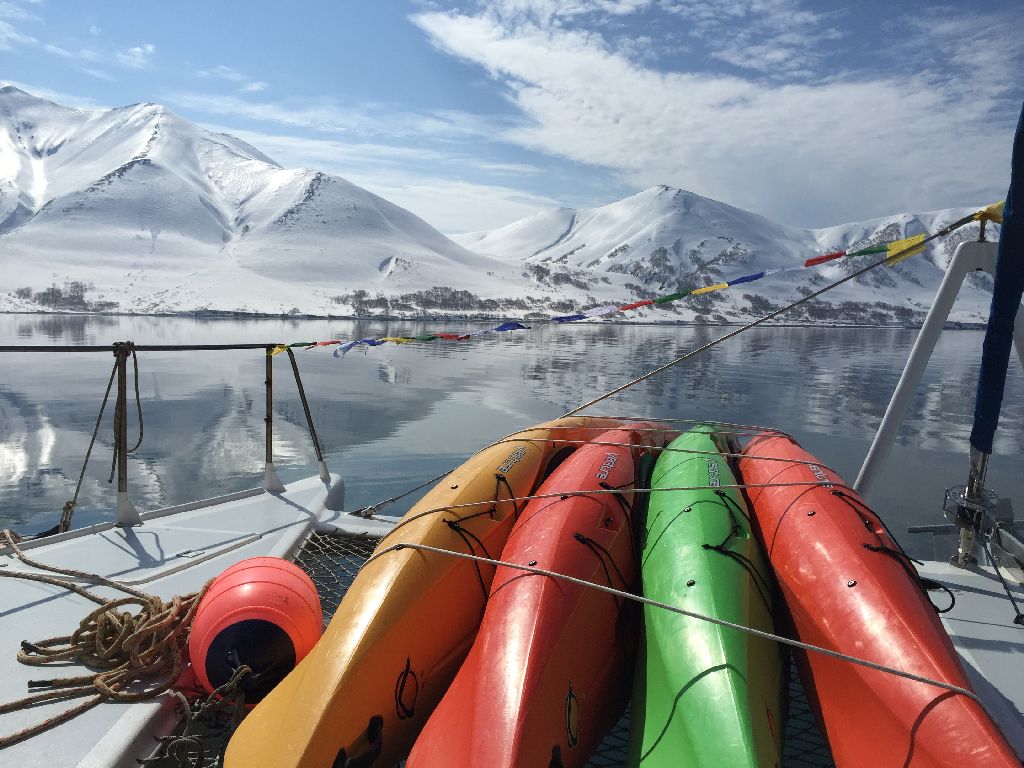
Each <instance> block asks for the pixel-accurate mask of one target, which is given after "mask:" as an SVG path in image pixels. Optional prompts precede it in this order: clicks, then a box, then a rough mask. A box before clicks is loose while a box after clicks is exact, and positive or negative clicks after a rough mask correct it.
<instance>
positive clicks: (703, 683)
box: [629, 425, 783, 768]
mask: <svg viewBox="0 0 1024 768" xmlns="http://www.w3.org/2000/svg"><path fill="white" fill-rule="evenodd" d="M724 447H725V440H724V438H723V436H721V435H718V434H716V433H715V432H714V428H713V427H710V426H706V425H701V426H698V427H694V428H693V429H691V430H690V431H688V432H686V433H684V434H683V435H682V436H681V437H679V438H678V439H677V440H675V441H674V442H673V443H672V444H671V445H669V447H668V448H667V449H666V450H665V451H664V452H663V453H662V454H661V457H660V458H659V459H658V462H657V464H656V465H655V467H654V473H653V475H652V477H651V488H652V489H654V490H653V492H652V493H651V494H650V502H649V504H648V510H647V517H646V521H645V524H644V526H643V527H642V530H643V535H642V540H641V550H642V558H641V576H642V580H643V594H644V596H645V597H649V598H651V599H653V600H658V601H661V602H664V603H668V604H670V605H676V606H679V607H681V608H685V609H687V610H690V611H694V612H696V613H701V614H704V615H706V616H712V617H715V618H718V619H724V620H726V621H731V622H735V623H737V624H744V625H746V626H751V627H756V628H758V629H762V630H766V631H769V632H770V631H772V630H773V626H772V618H771V615H772V612H771V600H772V582H771V576H770V575H769V574H770V572H769V570H768V568H767V566H766V564H765V561H764V558H763V557H762V555H761V551H760V548H759V546H758V544H757V541H756V540H755V539H754V537H753V535H752V533H751V530H750V522H749V512H748V511H747V507H746V503H745V502H744V500H743V496H742V494H741V493H740V492H739V491H737V490H736V489H734V488H722V487H720V486H728V485H735V483H736V480H735V478H734V476H733V473H732V470H731V469H730V468H729V464H728V462H727V461H726V459H725V458H724V457H722V456H720V455H719V450H720V449H724ZM688 451H705V452H707V453H688ZM687 486H711V487H709V488H705V489H701V490H695V491H670V490H666V491H661V492H658V491H657V490H656V489H658V488H678V487H687ZM782 659H783V656H782V651H781V650H780V648H779V646H778V644H776V643H774V642H772V641H770V640H763V639H760V638H756V637H754V636H753V635H750V634H748V633H746V632H741V631H740V630H736V629H730V628H727V627H722V626H719V625H717V624H711V623H710V622H705V621H701V620H699V619H691V618H688V617H685V616H680V615H679V614H675V613H670V612H668V611H666V610H664V609H661V608H654V607H651V606H644V639H643V642H642V643H641V645H640V655H639V658H638V663H637V671H636V680H635V683H634V687H633V704H632V726H631V732H630V743H629V765H631V766H643V768H655V766H672V767H673V768H681V767H683V766H708V767H709V768H710V766H730V768H739V767H740V766H767V767H768V768H771V767H772V766H778V765H779V763H780V754H781V743H782V725H783V723H782V706H781V700H782Z"/></svg>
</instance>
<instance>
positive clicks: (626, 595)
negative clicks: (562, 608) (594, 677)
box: [364, 489, 997, 723]
mask: <svg viewBox="0 0 1024 768" xmlns="http://www.w3.org/2000/svg"><path fill="white" fill-rule="evenodd" d="M637 490H639V489H637ZM552 495H557V494H552ZM563 495H573V494H563ZM402 549H414V550H418V551H423V552H432V553H434V554H438V555H447V556H449V557H461V558H463V559H464V560H473V561H476V562H478V563H487V564H488V565H491V566H494V567H495V568H497V567H498V566H503V567H505V568H512V569H515V570H519V571H524V572H526V573H532V574H534V575H537V576H550V577H551V578H555V579H562V580H564V581H567V582H569V583H571V584H576V585H578V586H581V587H589V588H590V589H596V590H598V591H599V592H606V593H608V594H609V595H612V596H614V597H619V598H622V599H624V600H633V601H634V602H637V603H640V604H642V605H649V606H651V607H653V608H661V609H663V610H666V611H669V612H671V613H677V614H679V615H681V616H686V617H688V618H691V619H698V620H700V621H706V622H708V623H710V624H717V625H719V626H722V627H729V628H731V629H738V630H739V631H741V632H746V633H747V634H750V635H754V636H755V637H760V638H763V639H765V640H773V641H775V642H777V643H780V644H782V645H788V646H790V647H791V648H798V649H800V650H803V651H811V652H813V653H820V654H822V655H824V656H830V657H832V658H834V659H839V660H841V661H847V662H850V663H851V664H857V665H859V666H862V667H867V668H868V669H874V670H876V671H878V672H886V673H888V674H890V675H894V676H896V677H902V678H905V679H907V680H913V681H914V682H918V683H924V684H925V685H931V686H934V687H936V688H942V689H944V690H947V691H949V692H950V693H958V694H960V695H962V696H966V697H967V698H969V699H970V700H971V701H973V702H974V703H975V704H977V705H978V707H979V708H980V709H981V711H982V712H984V713H985V714H986V715H988V717H989V719H990V720H991V721H992V722H993V723H995V722H997V721H996V718H995V717H994V715H993V714H992V712H991V711H990V710H989V708H988V707H987V706H986V705H985V702H983V701H982V700H981V699H980V698H979V697H978V695H977V694H975V693H974V692H973V691H971V690H968V689H967V688H961V687H960V686H958V685H953V684H952V683H945V682H942V681H941V680H933V679H932V678H929V677H924V676H922V675H915V674H914V673H913V672H905V671H904V670H901V669H896V668H894V667H888V666H886V665H884V664H878V663H877V662H874V661H869V660H868V659H862V658H859V657H857V656H850V655H848V654H845V653H840V652H839V651H833V650H831V649H829V648H823V647H821V646H818V645H812V644H811V643H804V642H802V641H800V640H793V639H792V638H789V637H783V636H782V635H776V634H774V633H772V632H765V631H764V630H760V629H755V628H754V627H748V626H746V625H744V624H737V623H735V622H732V621H726V620H724V619H716V618H715V617H713V616H706V615H704V614H702V613H696V612H695V611H688V610H686V609H685V608H679V607H678V606H675V605H670V604H669V603H663V602H660V601H658V600H651V599H650V598H647V597H643V596H642V595H636V594H633V593H632V592H625V591H623V590H621V589H615V588H614V587H606V586H604V585H603V584H595V583H594V582H592V581H587V580H585V579H578V578H576V577H575V576H567V575H566V574H564V573H558V572H556V571H549V570H547V569H546V568H538V567H536V566H531V565H520V564H518V563H510V562H507V561H505V560H496V559H494V558H488V557H480V556H479V555H473V554H467V553H465V552H457V551H455V550H452V549H444V548H442V547H432V546H430V545H428V544H413V543H404V544H392V545H391V546H389V547H385V548H384V549H382V550H380V551H379V552H375V553H374V554H373V555H372V556H371V557H370V558H369V559H368V560H367V561H366V564H369V563H371V562H372V561H374V560H376V559H377V558H378V557H381V556H382V555H384V554H386V553H388V552H392V551H398V550H402ZM366 564H364V567H365V565H366Z"/></svg>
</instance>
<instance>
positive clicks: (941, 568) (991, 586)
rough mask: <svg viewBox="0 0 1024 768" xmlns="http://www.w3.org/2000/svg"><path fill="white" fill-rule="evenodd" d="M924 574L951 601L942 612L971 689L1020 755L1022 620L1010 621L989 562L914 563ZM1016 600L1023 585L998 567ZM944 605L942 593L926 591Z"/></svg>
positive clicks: (1023, 595) (1023, 742)
mask: <svg viewBox="0 0 1024 768" xmlns="http://www.w3.org/2000/svg"><path fill="white" fill-rule="evenodd" d="M918 571H919V572H920V573H921V575H922V576H923V577H925V578H929V579H934V580H935V581H938V582H940V583H942V584H945V585H946V586H947V587H949V589H950V590H951V591H952V592H953V594H954V596H955V597H956V604H955V605H954V606H953V609H952V610H951V611H949V612H948V613H943V614H941V618H942V624H943V626H945V628H946V631H947V632H949V635H950V637H951V638H952V640H953V645H954V646H955V647H956V649H957V652H958V653H959V654H960V660H961V661H962V662H963V665H964V668H965V669H966V670H967V676H968V678H969V679H970V681H971V684H972V686H973V687H974V690H975V691H976V692H977V693H978V695H979V696H980V697H981V698H982V700H983V701H984V702H985V704H986V705H987V707H988V709H989V711H990V712H991V713H992V715H993V717H995V719H996V722H997V723H998V725H999V727H1000V729H1001V730H1002V732H1003V734H1004V735H1005V736H1006V738H1007V740H1008V741H1009V742H1010V744H1011V745H1012V746H1013V748H1014V750H1016V752H1017V756H1018V757H1020V758H1021V759H1022V760H1024V625H1021V624H1015V623H1014V611H1013V606H1012V605H1011V604H1010V601H1009V600H1008V599H1007V597H1006V591H1005V590H1004V589H1003V585H1002V584H1001V583H1000V581H999V579H998V578H997V576H996V574H995V572H994V571H993V570H992V568H989V567H980V566H973V567H971V568H958V567H956V566H954V565H951V564H949V563H940V562H934V561H930V562H926V563H925V564H924V566H918ZM1002 573H1003V577H1004V578H1007V580H1008V584H1009V587H1010V590H1011V592H1012V594H1013V596H1014V599H1015V600H1016V601H1017V604H1018V605H1019V606H1020V608H1021V609H1022V610H1024V586H1022V585H1021V584H1020V583H1019V582H1017V581H1010V579H1011V578H1012V573H1011V572H1010V571H1008V570H1006V569H1004V570H1003V571H1002ZM931 594H932V596H933V598H932V599H933V600H934V601H935V602H936V603H938V604H939V605H940V607H945V606H944V603H943V600H944V599H945V596H944V595H942V594H940V593H938V592H933V593H931Z"/></svg>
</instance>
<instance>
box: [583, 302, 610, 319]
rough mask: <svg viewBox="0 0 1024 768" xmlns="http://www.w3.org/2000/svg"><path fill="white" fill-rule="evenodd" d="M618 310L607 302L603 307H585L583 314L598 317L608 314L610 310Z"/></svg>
mask: <svg viewBox="0 0 1024 768" xmlns="http://www.w3.org/2000/svg"><path fill="white" fill-rule="evenodd" d="M618 311H619V308H618V307H613V306H612V305H610V304H609V305H607V306H604V307H594V308H593V309H585V310H583V314H584V315H586V316H587V317H600V316H601V315H610V314H611V313H612V312H618Z"/></svg>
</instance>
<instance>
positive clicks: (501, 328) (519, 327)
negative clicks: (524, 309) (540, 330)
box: [492, 322, 530, 331]
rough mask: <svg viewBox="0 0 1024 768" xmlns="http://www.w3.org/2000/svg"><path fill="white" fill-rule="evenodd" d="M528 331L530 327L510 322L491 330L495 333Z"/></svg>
mask: <svg viewBox="0 0 1024 768" xmlns="http://www.w3.org/2000/svg"><path fill="white" fill-rule="evenodd" d="M529 329H530V326H528V325H523V324H522V323H516V322H511V323H502V324H501V325H499V326H498V327H497V328H493V329H492V330H495V331H524V330H529Z"/></svg>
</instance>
